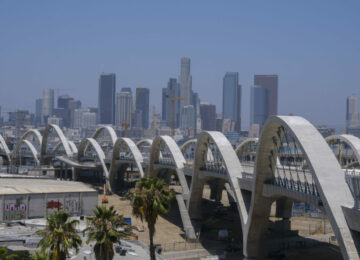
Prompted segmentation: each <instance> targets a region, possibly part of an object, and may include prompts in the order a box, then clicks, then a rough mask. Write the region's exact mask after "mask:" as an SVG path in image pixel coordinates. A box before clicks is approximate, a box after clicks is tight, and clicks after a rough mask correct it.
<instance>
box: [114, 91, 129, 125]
mask: <svg viewBox="0 0 360 260" xmlns="http://www.w3.org/2000/svg"><path fill="white" fill-rule="evenodd" d="M132 104H133V98H132V93H131V92H129V91H121V92H120V93H116V117H115V124H116V125H118V126H121V125H122V124H127V123H130V124H131V122H129V118H130V113H131V108H132Z"/></svg>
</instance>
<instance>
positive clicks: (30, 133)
mask: <svg viewBox="0 0 360 260" xmlns="http://www.w3.org/2000/svg"><path fill="white" fill-rule="evenodd" d="M30 136H33V137H34V138H35V139H36V140H37V141H38V143H39V145H40V146H41V143H42V136H41V134H40V132H39V130H37V129H30V130H28V131H26V132H25V134H24V135H23V136H22V137H21V139H20V140H25V139H27V138H28V137H30Z"/></svg>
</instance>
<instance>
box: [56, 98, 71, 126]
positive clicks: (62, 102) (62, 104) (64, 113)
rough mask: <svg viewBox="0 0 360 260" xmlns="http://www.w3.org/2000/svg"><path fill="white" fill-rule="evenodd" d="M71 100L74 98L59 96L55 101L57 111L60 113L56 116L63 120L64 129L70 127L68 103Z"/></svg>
mask: <svg viewBox="0 0 360 260" xmlns="http://www.w3.org/2000/svg"><path fill="white" fill-rule="evenodd" d="M73 100H74V98H72V97H70V96H69V95H61V96H59V97H58V100H57V107H58V109H57V110H58V111H59V112H60V114H57V116H59V117H61V118H62V119H63V125H64V126H66V127H70V126H71V110H70V103H71V101H73Z"/></svg>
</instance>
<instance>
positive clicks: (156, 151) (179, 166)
mask: <svg viewBox="0 0 360 260" xmlns="http://www.w3.org/2000/svg"><path fill="white" fill-rule="evenodd" d="M161 145H164V147H166V148H167V149H168V150H169V152H170V155H171V157H172V160H173V161H174V170H175V171H176V174H177V177H178V179H179V181H180V185H181V187H182V190H183V195H184V198H185V199H187V197H188V195H189V186H188V184H187V182H186V179H185V175H184V164H185V163H186V160H185V158H184V156H183V154H182V152H181V150H180V148H179V146H178V145H177V144H176V142H175V141H174V139H172V138H171V137H170V136H167V135H165V136H158V137H156V138H155V139H154V141H153V143H152V146H151V155H150V171H149V173H150V176H152V177H155V176H156V175H157V171H155V164H156V163H157V162H158V161H159V159H160V158H161V152H160V148H161Z"/></svg>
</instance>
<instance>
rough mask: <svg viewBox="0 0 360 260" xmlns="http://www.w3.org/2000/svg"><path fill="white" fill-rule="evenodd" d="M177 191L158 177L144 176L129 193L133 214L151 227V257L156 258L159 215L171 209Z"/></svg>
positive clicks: (153, 259)
mask: <svg viewBox="0 0 360 260" xmlns="http://www.w3.org/2000/svg"><path fill="white" fill-rule="evenodd" d="M174 195H175V192H174V191H173V190H169V188H168V187H167V186H165V182H164V181H163V180H162V179H158V178H151V177H149V178H142V179H141V180H140V181H138V182H137V184H136V187H135V188H134V189H132V190H130V192H129V193H128V196H129V197H130V199H131V205H132V207H133V214H134V215H135V217H137V218H140V219H141V221H144V220H145V221H146V222H147V224H148V228H149V238H150V259H151V260H155V259H156V258H155V248H154V241H153V239H154V235H155V224H156V220H157V218H158V216H159V215H160V216H164V215H166V214H167V213H168V212H169V210H170V202H171V200H172V199H173V197H174Z"/></svg>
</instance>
